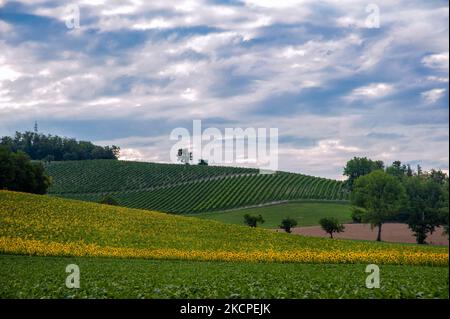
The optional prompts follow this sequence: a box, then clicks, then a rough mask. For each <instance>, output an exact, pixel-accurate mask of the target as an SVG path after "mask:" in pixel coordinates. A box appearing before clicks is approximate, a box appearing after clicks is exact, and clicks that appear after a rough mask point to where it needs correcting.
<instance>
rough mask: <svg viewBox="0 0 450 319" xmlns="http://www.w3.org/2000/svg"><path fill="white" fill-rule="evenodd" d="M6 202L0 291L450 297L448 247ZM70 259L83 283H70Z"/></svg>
mask: <svg viewBox="0 0 450 319" xmlns="http://www.w3.org/2000/svg"><path fill="white" fill-rule="evenodd" d="M0 203H1V205H0V287H1V288H0V297H1V298H448V248H446V247H435V246H418V245H402V244H388V243H376V242H364V241H349V240H331V239H328V238H312V237H303V236H297V235H289V234H284V233H275V232H272V231H269V230H265V229H259V228H257V229H253V228H249V227H246V226H240V225H232V224H225V223H221V222H218V221H213V220H207V219H199V218H195V217H185V216H179V215H173V214H164V213H158V212H152V211H148V210H138V209H129V208H124V207H116V206H109V205H101V204H96V203H89V202H81V201H75V200H69V199H62V198H55V197H50V196H42V195H31V194H25V193H16V192H9V191H0ZM102 257H103V258H102ZM70 263H75V264H77V265H78V266H79V267H80V269H81V274H82V275H81V276H82V277H81V278H82V279H81V288H80V289H76V290H73V289H68V288H66V287H65V286H64V285H63V283H64V278H65V276H66V275H67V274H66V273H65V271H64V269H65V266H67V265H68V264H70ZM369 263H376V264H377V265H379V266H380V269H381V271H382V274H383V276H382V286H381V288H380V289H376V290H369V289H367V288H365V286H364V282H365V276H366V275H367V274H366V273H365V272H364V270H365V266H366V265H367V264H369ZM124 274H126V276H125V275H124Z"/></svg>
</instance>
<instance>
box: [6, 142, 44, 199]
mask: <svg viewBox="0 0 450 319" xmlns="http://www.w3.org/2000/svg"><path fill="white" fill-rule="evenodd" d="M50 184H51V178H50V177H49V176H47V175H46V174H45V172H44V167H43V166H42V164H41V163H32V162H31V160H30V158H29V157H28V155H27V154H25V153H23V152H17V153H16V152H12V151H11V150H10V149H8V148H6V147H0V189H8V190H12V191H18V192H26V193H35V194H45V193H46V192H47V188H48V187H49V186H50Z"/></svg>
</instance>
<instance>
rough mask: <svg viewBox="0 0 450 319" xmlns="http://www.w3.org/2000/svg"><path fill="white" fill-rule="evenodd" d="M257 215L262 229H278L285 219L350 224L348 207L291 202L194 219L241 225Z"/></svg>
mask: <svg viewBox="0 0 450 319" xmlns="http://www.w3.org/2000/svg"><path fill="white" fill-rule="evenodd" d="M245 214H250V215H259V214H261V215H262V217H263V218H264V220H265V222H264V224H261V227H263V228H278V225H280V222H281V220H282V219H283V218H285V217H291V218H295V219H296V220H297V222H298V227H300V226H313V225H318V224H319V220H320V219H321V218H323V217H330V216H333V217H336V218H337V219H338V220H339V221H340V222H343V223H345V222H350V221H351V220H352V219H351V210H350V205H348V204H344V203H328V202H306V201H305V202H293V203H286V204H277V205H270V206H263V207H255V208H247V209H239V210H234V211H224V212H214V213H203V214H196V215H195V217H198V218H204V219H211V220H217V221H220V222H224V223H230V224H237V225H242V224H243V221H244V215H245Z"/></svg>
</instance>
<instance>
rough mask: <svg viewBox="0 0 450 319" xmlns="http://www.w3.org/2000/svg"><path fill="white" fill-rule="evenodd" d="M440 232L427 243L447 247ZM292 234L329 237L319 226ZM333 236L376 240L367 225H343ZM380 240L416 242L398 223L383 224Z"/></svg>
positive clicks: (299, 229) (437, 231)
mask: <svg viewBox="0 0 450 319" xmlns="http://www.w3.org/2000/svg"><path fill="white" fill-rule="evenodd" d="M442 232H443V228H442V227H440V228H438V229H436V231H435V232H434V233H433V234H432V235H431V236H428V238H427V242H428V243H429V244H432V245H442V246H448V239H447V236H443V235H442ZM292 233H293V234H301V235H305V236H313V237H329V235H328V234H327V233H325V232H324V231H323V230H322V228H321V227H320V226H310V227H297V228H293V229H292ZM333 236H334V237H335V238H343V239H363V240H375V239H376V238H377V228H374V229H373V230H372V229H371V228H370V225H369V224H345V231H344V232H342V233H340V234H334V235H333ZM381 239H382V240H383V241H387V242H396V243H415V242H416V238H415V237H414V236H413V234H412V232H411V230H410V229H409V228H408V225H406V224H399V223H389V224H384V225H383V227H382V232H381Z"/></svg>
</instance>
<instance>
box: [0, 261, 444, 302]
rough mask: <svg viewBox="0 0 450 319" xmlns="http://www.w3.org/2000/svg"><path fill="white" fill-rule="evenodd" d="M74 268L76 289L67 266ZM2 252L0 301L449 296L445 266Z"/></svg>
mask: <svg viewBox="0 0 450 319" xmlns="http://www.w3.org/2000/svg"><path fill="white" fill-rule="evenodd" d="M68 264H76V265H78V266H79V267H80V289H68V288H66V287H65V284H64V283H65V278H66V276H67V275H68V274H67V273H66V272H65V267H66V266H67V265H68ZM364 270H365V265H360V264H355V265H310V264H278V263H261V264H254V263H223V262H195V261H155V260H142V259H134V260H123V259H113V258H71V257H28V256H14V255H0V298H448V268H445V267H418V266H390V265H384V266H381V267H380V278H381V283H380V288H379V289H367V288H366V287H365V279H366V276H367V274H366V273H365V272H364Z"/></svg>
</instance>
